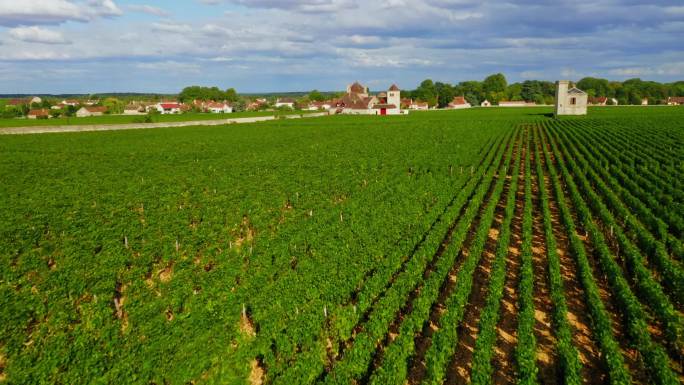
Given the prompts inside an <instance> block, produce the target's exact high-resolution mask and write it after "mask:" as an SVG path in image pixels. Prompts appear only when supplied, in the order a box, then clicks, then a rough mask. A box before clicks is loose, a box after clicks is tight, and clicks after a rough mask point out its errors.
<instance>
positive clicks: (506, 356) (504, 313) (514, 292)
mask: <svg viewBox="0 0 684 385" xmlns="http://www.w3.org/2000/svg"><path fill="white" fill-rule="evenodd" d="M521 150H522V152H521V156H520V169H519V172H518V190H517V191H515V195H516V198H515V212H514V214H513V220H512V222H511V239H510V245H509V247H508V256H507V259H506V281H505V284H504V292H503V298H502V299H501V308H500V310H499V311H500V318H499V323H498V325H497V328H496V333H497V338H496V345H495V347H494V357H493V359H492V364H493V368H494V372H493V374H492V383H493V384H495V385H499V384H512V383H514V382H515V373H516V372H515V349H516V346H517V345H518V285H519V282H520V264H521V261H520V253H521V250H522V217H523V210H524V208H525V156H526V154H527V151H526V148H525V146H524V143H523V146H521Z"/></svg>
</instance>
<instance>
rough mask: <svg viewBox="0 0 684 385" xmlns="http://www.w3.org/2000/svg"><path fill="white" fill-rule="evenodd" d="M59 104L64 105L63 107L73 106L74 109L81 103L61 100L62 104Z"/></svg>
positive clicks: (72, 100)
mask: <svg viewBox="0 0 684 385" xmlns="http://www.w3.org/2000/svg"><path fill="white" fill-rule="evenodd" d="M61 104H63V105H65V106H74V107H75V106H78V105H79V104H81V103H80V102H79V101H78V100H74V99H66V100H62V103H61Z"/></svg>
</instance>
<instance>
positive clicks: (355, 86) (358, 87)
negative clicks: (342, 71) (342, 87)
mask: <svg viewBox="0 0 684 385" xmlns="http://www.w3.org/2000/svg"><path fill="white" fill-rule="evenodd" d="M349 89H350V90H351V92H355V93H357V94H362V93H364V92H366V87H364V86H362V85H361V84H360V83H359V82H354V84H352V85H351V87H349Z"/></svg>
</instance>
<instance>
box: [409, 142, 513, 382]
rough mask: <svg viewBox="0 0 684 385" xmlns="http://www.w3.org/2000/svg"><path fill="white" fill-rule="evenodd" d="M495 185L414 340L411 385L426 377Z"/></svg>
mask: <svg viewBox="0 0 684 385" xmlns="http://www.w3.org/2000/svg"><path fill="white" fill-rule="evenodd" d="M511 145H513V143H512V142H510V143H508V145H506V146H505V148H504V152H506V151H507V150H508V148H509V147H510V146H511ZM503 161H504V157H502V158H501V159H500V160H499V162H498V164H497V165H496V169H497V170H498V169H499V168H500V167H501V164H503ZM495 185H496V177H495V178H493V179H492V180H491V181H490V185H489V189H488V190H487V193H486V194H485V199H484V200H483V204H482V206H481V207H479V208H478V213H477V215H476V216H475V218H474V219H473V221H472V222H471V223H470V225H469V231H468V234H467V236H466V238H465V240H464V242H463V244H462V245H461V250H460V251H459V254H458V256H457V257H456V262H455V263H454V266H452V268H451V270H450V271H449V275H448V276H447V279H446V281H445V282H444V283H442V287H441V288H440V292H439V297H438V298H437V302H436V303H435V304H434V305H433V306H432V308H431V310H430V318H429V321H428V322H427V323H426V324H425V325H424V326H423V330H422V331H421V333H420V334H418V335H417V336H416V337H415V339H414V344H415V347H416V350H415V353H414V354H413V357H412V358H411V363H410V364H409V372H408V384H409V385H415V384H420V383H421V382H422V380H423V378H424V376H425V372H426V369H427V368H426V363H425V354H426V353H427V350H428V349H429V348H430V345H431V343H432V335H433V334H434V332H436V331H437V330H439V320H440V318H441V317H442V315H443V314H444V311H445V309H446V307H445V303H446V301H447V300H448V299H449V297H450V296H451V294H452V293H453V291H454V289H455V287H456V277H457V276H458V272H459V271H460V269H461V266H462V265H463V262H464V261H465V257H466V256H467V250H468V249H470V247H471V244H472V242H473V238H474V237H475V233H476V232H477V228H478V227H479V225H480V220H481V219H482V213H483V211H484V207H485V204H486V202H488V201H489V200H490V199H491V196H492V193H493V191H494V186H495ZM464 207H465V206H464Z"/></svg>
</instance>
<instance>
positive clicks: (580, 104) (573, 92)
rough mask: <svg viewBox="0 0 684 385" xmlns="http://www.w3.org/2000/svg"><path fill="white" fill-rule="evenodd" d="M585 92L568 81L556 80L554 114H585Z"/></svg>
mask: <svg viewBox="0 0 684 385" xmlns="http://www.w3.org/2000/svg"><path fill="white" fill-rule="evenodd" d="M586 114H587V93H586V92H584V91H582V90H580V89H578V88H575V87H572V88H570V81H568V80H559V81H557V82H556V109H555V111H554V115H555V116H558V115H586Z"/></svg>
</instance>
